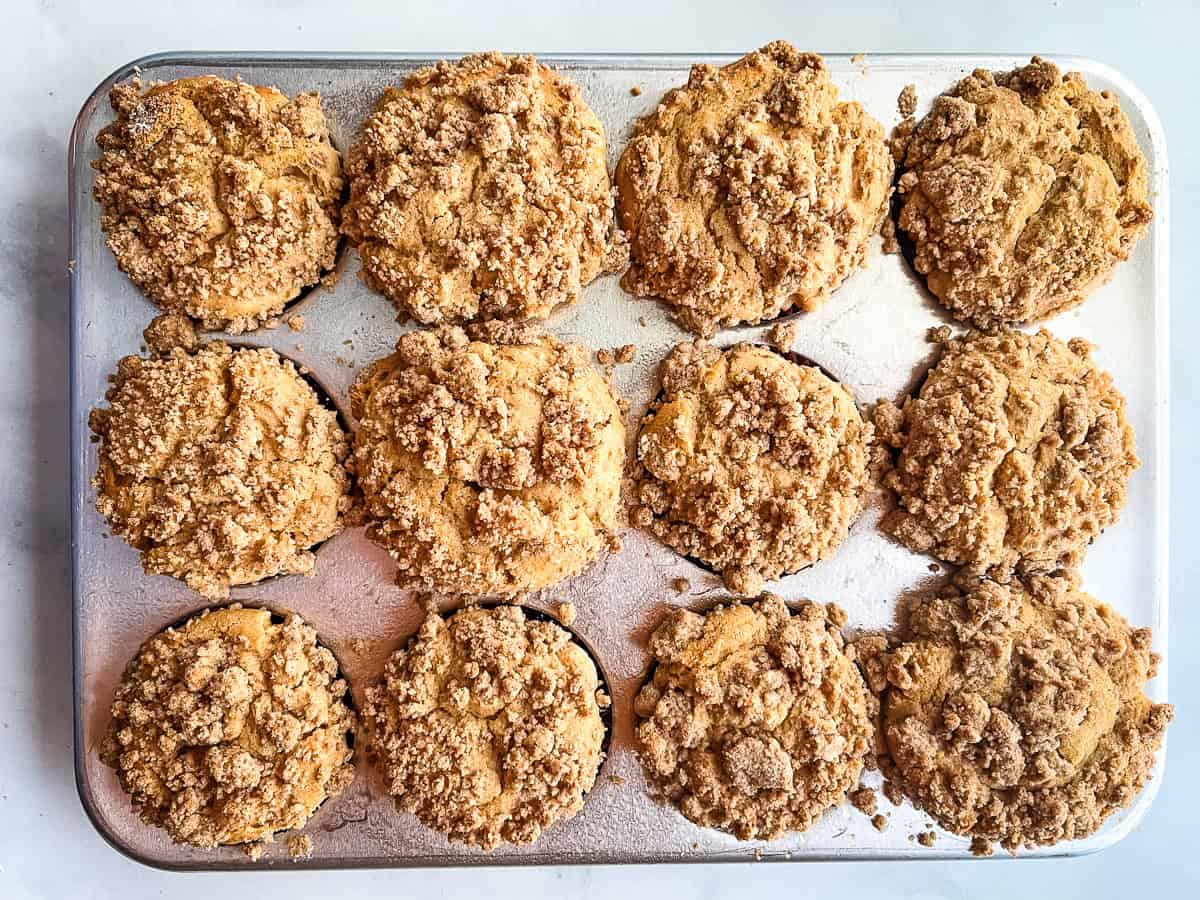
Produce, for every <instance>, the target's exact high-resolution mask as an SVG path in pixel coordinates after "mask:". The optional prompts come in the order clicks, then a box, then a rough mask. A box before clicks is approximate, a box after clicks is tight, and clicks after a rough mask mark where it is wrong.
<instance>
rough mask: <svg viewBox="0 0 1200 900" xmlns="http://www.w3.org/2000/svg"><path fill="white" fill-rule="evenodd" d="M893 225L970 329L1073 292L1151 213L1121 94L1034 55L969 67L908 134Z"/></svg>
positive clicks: (1114, 259)
mask: <svg viewBox="0 0 1200 900" xmlns="http://www.w3.org/2000/svg"><path fill="white" fill-rule="evenodd" d="M903 167H904V169H905V172H904V174H903V175H902V176H901V178H900V183H899V195H900V198H901V205H900V215H899V224H900V227H901V229H903V230H904V232H905V233H907V235H908V236H909V238H910V239H911V240H912V241H913V244H914V246H915V259H914V263H915V265H916V268H917V271H918V272H920V273H922V274H924V275H925V278H926V283H927V284H928V285H929V289H930V291H932V292H933V294H934V295H936V296H937V297H938V299H940V300H941V302H942V303H943V304H944V305H945V306H946V307H947V309H949V310H950V311H951V312H952V313H953V314H954V316H955V317H956V318H958V319H960V320H962V321H965V322H969V323H971V324H973V325H975V326H976V327H978V328H984V329H994V328H998V327H1002V326H1004V325H1006V324H1016V323H1020V322H1027V321H1035V320H1038V319H1044V318H1046V317H1048V316H1052V315H1055V314H1057V313H1059V312H1062V311H1063V310H1065V309H1068V308H1070V307H1072V306H1075V305H1077V304H1079V303H1082V302H1083V301H1084V300H1085V299H1086V298H1087V296H1088V295H1089V294H1090V293H1091V292H1092V291H1093V290H1094V289H1095V288H1097V287H1099V286H1100V285H1101V284H1103V283H1104V282H1106V281H1107V280H1108V279H1109V277H1110V276H1111V275H1112V271H1113V268H1114V267H1115V266H1116V265H1117V264H1118V263H1119V262H1121V261H1122V260H1124V259H1126V258H1128V256H1129V254H1130V252H1131V251H1132V250H1133V248H1134V246H1135V245H1136V244H1137V242H1138V240H1139V238H1141V236H1142V234H1143V233H1144V232H1145V230H1146V227H1147V226H1148V225H1149V223H1150V221H1151V219H1152V218H1153V215H1154V213H1153V210H1152V209H1151V206H1150V202H1149V191H1150V187H1149V184H1150V182H1149V171H1148V168H1147V165H1146V160H1145V157H1144V156H1143V155H1142V152H1141V150H1140V149H1139V148H1138V144H1137V139H1136V137H1135V136H1134V133H1133V128H1132V127H1131V126H1130V124H1129V120H1128V119H1127V118H1126V116H1125V114H1124V113H1123V112H1122V111H1121V107H1120V104H1119V103H1118V101H1117V98H1116V97H1115V96H1114V95H1112V94H1110V93H1109V92H1107V91H1102V92H1097V91H1093V90H1091V89H1090V88H1089V87H1088V86H1087V84H1086V82H1085V81H1084V80H1083V77H1082V76H1081V75H1080V74H1078V73H1077V72H1071V73H1068V74H1067V75H1062V74H1061V73H1060V72H1059V70H1058V68H1057V67H1056V66H1055V65H1054V64H1053V63H1050V62H1047V61H1045V60H1042V59H1038V58H1036V57H1035V58H1034V59H1033V61H1032V62H1031V63H1030V64H1029V65H1027V66H1023V67H1021V68H1018V69H1014V70H1012V71H1011V72H989V71H987V70H984V69H978V70H976V71H975V72H974V73H972V74H971V75H969V76H968V77H966V78H964V79H963V80H962V81H960V82H959V83H958V84H956V85H955V86H954V88H952V89H951V90H950V91H949V92H948V93H946V94H943V95H942V96H940V97H938V98H937V99H936V100H935V101H934V103H933V107H932V109H931V110H930V112H929V113H928V114H927V115H926V116H925V118H924V119H922V120H921V122H920V123H919V124H918V125H917V127H916V129H915V131H914V132H913V134H912V136H911V139H909V140H908V144H907V150H906V151H905V155H904V160H903Z"/></svg>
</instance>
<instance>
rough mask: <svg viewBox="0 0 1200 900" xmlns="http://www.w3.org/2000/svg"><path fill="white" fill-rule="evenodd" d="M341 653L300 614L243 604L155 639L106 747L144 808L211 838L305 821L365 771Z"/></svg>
mask: <svg viewBox="0 0 1200 900" xmlns="http://www.w3.org/2000/svg"><path fill="white" fill-rule="evenodd" d="M345 693H346V683H345V682H344V681H342V680H341V679H340V678H339V677H338V667H337V661H336V660H335V659H334V658H333V654H331V653H330V652H329V651H328V650H326V649H325V648H324V647H322V646H320V645H319V644H317V635H316V631H315V630H314V629H313V628H312V627H311V626H309V625H306V624H305V623H304V622H303V621H302V620H301V619H300V618H299V617H298V616H296V615H292V614H289V615H287V616H285V617H282V621H281V622H278V623H276V622H273V621H272V615H271V613H270V612H269V611H267V610H264V609H243V608H241V607H240V606H238V605H236V604H235V605H233V606H230V607H225V608H222V609H219V610H216V611H212V612H204V613H201V614H200V615H198V616H194V617H193V618H191V619H189V620H188V621H187V623H186V624H184V625H183V626H182V627H180V628H168V629H167V630H166V631H164V632H162V633H161V634H157V635H155V636H154V637H152V638H151V639H150V640H148V641H147V642H146V643H145V644H144V645H142V648H141V649H140V650H139V651H138V654H137V656H136V657H135V658H134V659H133V661H132V662H130V664H129V666H128V668H126V670H125V674H124V675H123V676H122V678H121V682H120V684H119V685H118V687H117V692H116V697H115V698H114V700H113V704H112V723H111V725H110V726H109V730H108V735H107V737H106V739H105V741H104V744H103V747H102V748H101V757H102V759H103V760H104V762H105V763H106V764H107V765H110V766H112V767H113V768H115V769H116V770H117V775H118V777H119V778H120V781H121V786H122V787H124V788H125V790H126V791H128V792H129V793H130V794H131V795H132V797H133V803H134V806H135V807H136V809H137V810H138V812H139V813H140V814H141V817H142V818H143V819H144V820H145V821H146V822H147V823H149V824H152V825H158V826H160V827H162V828H164V829H166V831H167V834H169V835H170V836H171V839H172V840H174V841H177V842H180V843H188V844H195V845H196V846H199V847H215V846H217V845H218V844H237V843H243V842H247V841H257V840H262V839H267V838H270V836H271V834H272V833H274V832H276V831H280V830H282V829H285V828H299V827H301V826H302V825H304V823H305V822H306V821H308V817H309V816H310V815H312V813H313V811H314V810H316V808H317V807H318V806H319V805H320V804H321V803H322V802H323V801H324V800H325V799H326V798H327V797H331V796H334V795H336V794H338V793H340V792H341V790H342V789H343V788H344V787H345V786H346V785H347V784H349V783H350V781H351V780H352V779H353V777H354V767H353V766H352V765H351V762H350V760H351V755H352V754H351V749H350V745H349V743H348V741H347V735H348V734H350V733H352V732H353V730H354V714H353V713H351V712H350V710H349V709H348V708H347V707H346V705H345V703H344V702H343V697H344V695H345Z"/></svg>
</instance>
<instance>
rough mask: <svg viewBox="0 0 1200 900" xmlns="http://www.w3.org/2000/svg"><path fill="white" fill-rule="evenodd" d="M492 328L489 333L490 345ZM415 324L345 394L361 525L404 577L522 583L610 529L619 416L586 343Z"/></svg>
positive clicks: (494, 588)
mask: <svg viewBox="0 0 1200 900" xmlns="http://www.w3.org/2000/svg"><path fill="white" fill-rule="evenodd" d="M502 330H503V329H491V332H492V334H493V336H494V337H495V338H496V340H497V341H500V340H501V339H502V335H500V332H501V331H502ZM514 339H529V340H533V341H534V343H507V342H497V343H488V342H486V341H478V340H477V341H473V340H471V339H470V338H469V337H468V336H467V334H466V333H465V332H464V331H463V330H462V329H461V328H458V327H457V326H443V327H442V328H440V329H437V330H435V331H414V332H410V333H408V334H406V335H404V336H403V337H401V338H400V340H399V342H398V343H397V345H396V352H395V353H394V354H392V355H391V356H389V357H386V358H384V359H382V360H379V361H377V362H376V363H374V364H373V365H372V366H370V367H369V368H368V369H366V370H365V371H364V372H363V373H362V375H360V376H359V379H358V380H357V382H356V383H355V385H354V387H353V389H352V391H351V405H352V409H353V412H354V416H355V417H356V418H357V419H358V420H359V423H360V424H359V429H358V432H357V434H356V436H355V449H354V460H355V466H356V471H357V475H358V484H359V487H360V489H361V490H362V493H363V496H364V500H365V514H366V519H367V534H368V536H369V537H370V538H371V539H372V540H374V541H376V542H377V543H378V544H380V545H381V546H383V547H384V548H386V549H387V550H388V552H389V553H390V554H391V555H392V558H393V559H394V560H395V561H396V564H397V566H398V567H399V574H398V580H399V581H400V582H401V583H402V584H406V585H412V586H420V587H427V588H432V589H435V590H439V591H446V592H449V593H467V594H484V593H493V592H495V593H508V594H511V593H518V592H522V591H533V590H538V589H540V588H543V587H547V586H549V585H551V584H554V583H556V582H558V581H560V580H562V579H563V578H566V577H568V576H571V575H576V574H578V573H579V572H581V571H582V570H583V569H584V568H585V567H586V566H587V565H588V564H589V563H591V562H592V561H593V560H594V559H595V558H596V557H597V556H598V555H599V554H600V552H601V551H602V550H604V549H605V548H606V547H609V546H611V545H612V544H613V543H614V542H615V540H616V538H615V528H616V525H617V510H618V505H619V499H620V490H621V475H622V468H623V466H624V459H625V424H624V421H623V419H622V417H621V413H620V410H619V408H618V405H617V400H616V397H615V396H614V394H613V391H612V389H611V388H610V387H609V385H608V384H607V383H606V382H605V381H604V380H603V379H602V378H601V376H600V374H599V373H598V372H597V371H596V370H595V369H593V368H592V366H591V365H590V363H589V361H588V351H586V350H585V349H584V348H583V347H580V346H578V345H576V344H565V343H560V342H557V341H554V340H552V339H550V338H545V337H541V338H531V337H529V336H528V335H517V336H516V338H514Z"/></svg>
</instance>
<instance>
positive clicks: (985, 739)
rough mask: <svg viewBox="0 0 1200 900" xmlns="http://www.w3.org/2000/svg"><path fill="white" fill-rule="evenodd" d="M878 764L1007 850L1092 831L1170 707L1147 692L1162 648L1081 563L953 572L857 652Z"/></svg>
mask: <svg viewBox="0 0 1200 900" xmlns="http://www.w3.org/2000/svg"><path fill="white" fill-rule="evenodd" d="M864 659H865V661H866V666H865V668H866V670H867V672H868V679H869V681H870V682H871V687H872V690H875V691H877V692H879V693H880V695H881V697H882V699H881V703H882V723H883V730H884V737H885V740H886V748H887V751H888V756H889V757H890V760H885V762H890V765H889V766H888V769H885V774H886V775H887V777H888V778H889V779H895V780H897V781H898V783H899V785H900V787H901V788H902V790H903V791H904V792H905V793H906V794H907V795H908V796H909V797H911V798H912V799H913V800H914V801H915V802H916V803H917V804H918V805H919V806H920V807H921V808H922V809H923V810H925V811H926V812H927V813H929V814H930V815H931V816H933V817H934V818H935V819H937V820H938V822H940V823H941V824H942V825H943V826H944V827H945V828H947V829H949V830H950V831H953V832H955V833H958V834H962V835H966V836H970V837H973V838H975V839H976V841H975V843H974V844H973V845H972V846H973V849H974V850H975V851H976V852H977V853H986V852H989V848H990V845H991V844H992V843H993V842H999V843H1000V844H1001V845H1002V846H1004V847H1005V848H1006V849H1008V850H1016V849H1018V848H1019V847H1022V846H1026V847H1033V846H1045V845H1050V844H1055V843H1058V842H1059V841H1064V840H1075V839H1078V838H1082V837H1086V836H1087V835H1089V834H1092V833H1093V832H1094V831H1096V829H1098V828H1099V827H1100V825H1101V824H1103V822H1104V820H1105V819H1106V818H1107V817H1108V816H1109V815H1111V814H1112V813H1113V812H1115V811H1116V810H1118V809H1122V808H1124V807H1127V806H1129V805H1130V804H1132V803H1133V801H1134V799H1135V798H1136V796H1137V793H1138V792H1139V791H1140V790H1141V788H1142V786H1143V785H1144V784H1145V783H1146V781H1147V779H1148V778H1149V777H1150V774H1151V772H1152V770H1153V768H1154V764H1155V753H1156V751H1157V750H1158V748H1159V746H1160V745H1161V743H1162V740H1163V735H1164V733H1165V730H1166V727H1167V724H1168V722H1170V720H1171V717H1172V715H1173V710H1172V708H1171V707H1170V706H1168V705H1165V704H1154V703H1152V702H1151V701H1150V700H1149V699H1148V698H1147V697H1146V696H1145V694H1144V693H1143V687H1144V685H1145V683H1146V682H1147V681H1148V680H1150V679H1151V678H1153V677H1154V674H1155V667H1156V665H1157V663H1158V657H1157V654H1155V653H1153V652H1152V651H1151V635H1150V630H1149V629H1148V628H1140V629H1134V628H1131V627H1130V626H1129V623H1128V622H1126V621H1125V619H1124V618H1122V617H1121V616H1120V615H1119V614H1117V613H1115V612H1113V610H1111V609H1110V608H1109V607H1107V606H1105V605H1104V604H1102V603H1099V602H1097V601H1096V600H1095V599H1094V598H1092V597H1091V596H1089V595H1088V594H1085V593H1083V591H1082V590H1081V589H1080V585H1079V578H1078V575H1077V574H1075V573H1074V572H1064V573H1059V574H1057V575H1054V576H1033V577H1031V578H1029V579H1023V580H1020V579H1019V580H1014V581H1012V582H1011V583H1009V584H999V583H996V582H992V581H986V580H985V581H980V580H979V579H976V578H966V577H964V578H961V579H960V580H959V581H958V583H957V584H951V585H949V586H948V587H946V588H945V589H943V590H941V591H939V592H937V593H934V594H931V595H928V596H924V597H922V598H920V600H919V602H916V603H914V604H913V605H912V607H911V609H910V610H909V613H908V620H907V622H906V623H905V626H904V628H903V629H902V630H901V633H900V640H899V643H898V645H897V646H894V647H893V648H892V649H890V650H888V651H884V652H882V653H880V652H878V648H876V652H870V651H868V652H867V653H865V654H864Z"/></svg>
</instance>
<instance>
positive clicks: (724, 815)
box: [634, 594, 872, 840]
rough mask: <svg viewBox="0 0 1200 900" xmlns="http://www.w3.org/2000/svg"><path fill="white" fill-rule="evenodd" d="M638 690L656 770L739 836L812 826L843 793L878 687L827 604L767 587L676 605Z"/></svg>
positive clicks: (678, 801) (665, 787)
mask: <svg viewBox="0 0 1200 900" xmlns="http://www.w3.org/2000/svg"><path fill="white" fill-rule="evenodd" d="M650 652H651V656H652V661H653V662H654V664H655V668H654V674H653V676H652V677H651V679H650V680H649V681H648V682H646V684H645V685H643V686H642V688H641V690H640V691H639V692H638V695H637V697H636V699H635V701H634V712H635V714H636V715H637V717H638V723H637V727H636V736H637V740H638V744H639V747H640V751H641V757H642V761H643V764H644V765H645V767H646V771H647V774H648V776H649V778H650V779H651V781H652V782H653V783H654V785H655V786H656V788H657V790H659V791H661V792H662V793H663V794H664V795H665V796H666V797H667V798H668V799H669V800H670V801H671V802H673V803H674V804H675V805H676V806H678V808H679V809H680V811H682V812H683V814H684V815H685V816H687V817H688V818H689V819H691V820H692V821H693V822H695V823H697V824H699V825H706V826H710V827H713V828H720V829H723V830H725V831H730V832H732V833H733V834H735V835H736V836H737V837H738V838H739V839H741V840H772V839H775V838H778V837H780V836H782V835H783V834H784V833H785V832H789V831H804V830H805V829H807V828H808V827H809V826H810V825H812V824H813V823H814V822H815V821H816V820H817V819H818V818H820V816H821V815H822V813H824V812H825V810H827V809H829V808H830V807H832V806H835V805H837V804H838V803H841V802H842V800H843V799H844V798H845V797H846V792H847V791H849V790H850V789H851V788H852V787H853V786H854V785H855V784H856V783H857V781H858V777H859V774H860V773H861V771H862V766H863V757H864V755H865V754H866V753H867V752H868V751H869V750H870V748H871V731H872V729H871V722H870V717H869V709H868V705H869V696H868V693H867V690H866V686H865V685H864V684H863V681H862V678H861V677H860V676H859V674H858V670H857V669H856V668H855V667H854V664H853V663H852V662H850V660H849V659H848V658H847V657H846V656H845V654H844V653H843V647H842V639H841V634H840V632H839V631H838V629H837V627H836V626H835V625H834V624H833V623H832V622H830V621H829V619H828V618H827V617H826V611H825V609H824V607H822V606H820V605H819V604H815V603H809V602H807V601H805V602H804V603H802V604H801V605H800V606H799V608H798V609H797V610H796V611H795V612H794V613H792V612H790V611H789V610H788V608H787V606H786V605H785V604H784V602H783V601H782V600H781V599H780V598H778V597H775V596H772V595H770V594H764V595H763V596H762V597H761V598H760V600H759V601H758V602H757V603H754V604H753V605H743V604H737V605H732V606H719V607H717V608H716V609H715V610H714V611H712V612H710V613H708V614H707V615H699V614H697V613H694V612H690V611H688V610H684V609H677V610H674V611H672V612H671V613H670V615H668V617H667V618H666V620H665V621H664V622H663V623H662V624H661V625H660V626H659V627H658V628H657V629H656V630H655V631H654V633H653V635H652V636H651V638H650Z"/></svg>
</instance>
